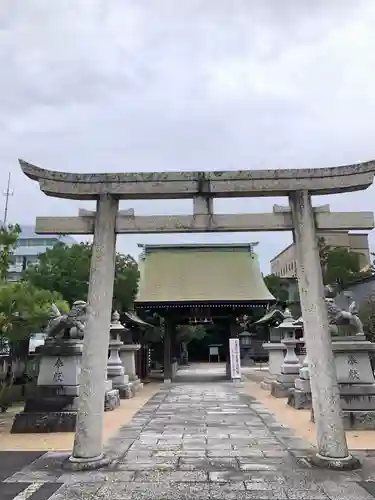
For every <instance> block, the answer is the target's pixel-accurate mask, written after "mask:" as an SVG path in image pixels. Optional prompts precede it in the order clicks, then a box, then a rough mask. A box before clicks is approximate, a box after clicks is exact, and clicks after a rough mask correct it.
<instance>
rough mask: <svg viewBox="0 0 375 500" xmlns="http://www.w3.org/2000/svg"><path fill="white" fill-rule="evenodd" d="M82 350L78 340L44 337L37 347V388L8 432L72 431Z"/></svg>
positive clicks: (76, 408)
mask: <svg viewBox="0 0 375 500" xmlns="http://www.w3.org/2000/svg"><path fill="white" fill-rule="evenodd" d="M82 350H83V343H82V340H79V339H53V338H52V339H51V338H48V339H47V340H46V342H45V345H44V346H41V347H40V348H39V352H40V356H41V360H40V368H39V376H38V382H37V387H36V390H35V393H34V394H32V395H30V397H28V398H27V399H26V402H25V408H24V411H23V412H21V413H18V414H17V415H16V416H15V419H14V421H13V426H12V430H11V432H12V433H31V432H35V433H38V432H40V433H42V432H74V429H75V425H76V417H77V410H78V394H79V374H80V371H81V358H82Z"/></svg>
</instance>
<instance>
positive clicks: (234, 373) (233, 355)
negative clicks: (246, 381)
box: [229, 339, 241, 379]
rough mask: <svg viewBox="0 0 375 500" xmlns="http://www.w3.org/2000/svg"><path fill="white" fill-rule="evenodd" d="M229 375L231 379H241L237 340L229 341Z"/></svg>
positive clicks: (238, 342)
mask: <svg viewBox="0 0 375 500" xmlns="http://www.w3.org/2000/svg"><path fill="white" fill-rule="evenodd" d="M229 357H230V375H231V378H232V379H239V378H241V357H240V341H239V339H229Z"/></svg>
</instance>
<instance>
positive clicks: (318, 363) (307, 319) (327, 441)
mask: <svg viewBox="0 0 375 500" xmlns="http://www.w3.org/2000/svg"><path fill="white" fill-rule="evenodd" d="M289 203H290V208H291V212H292V219H293V225H294V240H295V248H296V257H297V268H298V286H299V293H300V301H301V307H302V315H303V320H304V329H305V339H306V349H307V353H308V359H309V368H310V381H311V393H312V404H313V409H314V418H315V423H316V435H317V436H316V439H317V454H316V456H315V457H313V459H312V461H313V462H314V464H315V465H318V466H319V465H320V466H324V467H330V468H334V469H353V468H355V467H357V466H358V464H359V462H358V460H357V459H355V458H354V457H353V456H352V455H351V454H350V453H349V450H348V445H347V441H346V436H345V431H344V425H343V421H342V418H341V414H340V394H339V388H338V384H337V378H336V371H335V363H334V358H333V352H332V344H331V336H330V333H329V325H328V315H327V309H326V305H325V301H324V286H323V277H322V270H321V265H320V258H319V252H318V247H317V238H316V226H315V217H314V211H313V207H312V204H311V195H310V193H309V192H308V191H305V190H301V191H294V192H293V193H291V194H290V195H289Z"/></svg>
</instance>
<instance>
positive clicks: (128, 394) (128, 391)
mask: <svg viewBox="0 0 375 500" xmlns="http://www.w3.org/2000/svg"><path fill="white" fill-rule="evenodd" d="M142 387H143V383H142V382H141V381H140V380H139V378H138V379H136V380H133V381H132V382H129V383H128V384H126V385H124V386H123V387H121V388H119V392H120V399H131V398H133V397H134V396H135V395H136V393H137V392H138V391H139V390H140V389H142Z"/></svg>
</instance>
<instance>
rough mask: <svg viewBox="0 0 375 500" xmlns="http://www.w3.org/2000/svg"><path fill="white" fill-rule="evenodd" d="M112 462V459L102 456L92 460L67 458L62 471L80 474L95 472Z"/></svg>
mask: <svg viewBox="0 0 375 500" xmlns="http://www.w3.org/2000/svg"><path fill="white" fill-rule="evenodd" d="M112 462H113V458H109V457H106V456H105V455H104V454H102V455H100V456H98V457H94V458H75V457H69V458H68V460H65V462H64V463H63V464H62V467H63V469H65V470H68V471H72V472H82V471H87V470H96V469H100V468H102V467H106V466H107V465H110V464H111V463H112Z"/></svg>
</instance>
